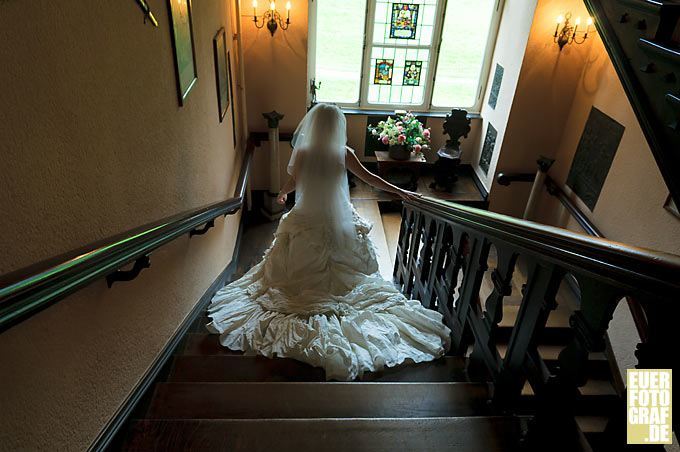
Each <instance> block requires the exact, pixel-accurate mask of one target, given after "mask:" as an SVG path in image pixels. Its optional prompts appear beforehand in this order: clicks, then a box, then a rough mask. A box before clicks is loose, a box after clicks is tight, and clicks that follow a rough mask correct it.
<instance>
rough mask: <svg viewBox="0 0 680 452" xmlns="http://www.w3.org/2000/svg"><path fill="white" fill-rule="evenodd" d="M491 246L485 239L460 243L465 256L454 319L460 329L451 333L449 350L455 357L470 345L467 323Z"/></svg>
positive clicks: (463, 353) (471, 238)
mask: <svg viewBox="0 0 680 452" xmlns="http://www.w3.org/2000/svg"><path fill="white" fill-rule="evenodd" d="M490 247H491V244H490V243H489V241H488V240H486V239H485V238H482V237H480V238H476V237H475V238H473V237H470V236H467V240H463V241H462V250H461V251H462V253H463V255H467V258H466V265H465V274H464V275H463V284H462V290H461V291H460V297H459V299H458V300H457V301H456V317H457V319H458V322H459V324H460V325H461V326H462V328H459V329H458V330H457V331H453V332H452V336H453V344H452V346H451V350H452V352H453V353H455V354H457V355H465V354H466V353H467V348H468V345H470V343H472V332H471V330H470V328H471V326H470V324H469V322H468V315H470V313H471V310H472V306H473V304H479V287H480V286H481V284H482V278H483V277H484V272H486V270H487V265H486V260H487V258H488V256H489V249H490Z"/></svg>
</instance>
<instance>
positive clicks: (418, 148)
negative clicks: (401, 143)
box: [413, 144, 423, 154]
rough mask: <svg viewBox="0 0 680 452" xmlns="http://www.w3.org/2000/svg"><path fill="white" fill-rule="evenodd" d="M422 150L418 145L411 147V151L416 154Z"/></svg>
mask: <svg viewBox="0 0 680 452" xmlns="http://www.w3.org/2000/svg"><path fill="white" fill-rule="evenodd" d="M422 148H423V147H422V146H421V145H419V144H416V145H414V146H413V150H414V151H416V154H417V153H419V152H420V150H421V149H422Z"/></svg>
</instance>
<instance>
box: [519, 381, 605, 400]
mask: <svg viewBox="0 0 680 452" xmlns="http://www.w3.org/2000/svg"><path fill="white" fill-rule="evenodd" d="M578 390H579V393H580V394H581V395H582V396H612V397H616V396H617V394H616V389H614V386H613V385H612V383H611V382H610V381H609V380H597V379H593V378H591V379H589V380H588V381H587V382H586V384H585V385H583V386H581V387H580V388H578ZM522 395H534V391H533V389H532V388H531V385H530V384H529V383H528V382H526V383H525V384H524V387H523V388H522Z"/></svg>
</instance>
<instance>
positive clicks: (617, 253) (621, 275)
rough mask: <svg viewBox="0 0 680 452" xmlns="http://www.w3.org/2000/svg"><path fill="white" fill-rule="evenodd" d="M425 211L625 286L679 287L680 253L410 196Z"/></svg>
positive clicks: (677, 289)
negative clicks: (657, 249)
mask: <svg viewBox="0 0 680 452" xmlns="http://www.w3.org/2000/svg"><path fill="white" fill-rule="evenodd" d="M407 203H408V204H413V205H414V206H416V207H418V208H419V209H421V210H423V211H426V212H427V211H429V212H433V213H437V214H439V215H442V216H445V217H449V218H451V219H455V220H456V222H457V223H459V224H466V225H468V226H469V227H472V228H474V229H476V230H478V231H480V232H483V233H485V234H488V235H489V236H491V237H498V238H502V239H503V240H505V241H507V242H509V243H512V244H514V245H516V246H519V247H521V248H523V249H525V250H527V251H530V252H532V253H537V254H541V255H542V256H544V257H546V258H547V259H549V260H552V261H554V262H556V263H559V265H561V266H563V267H565V268H573V269H579V270H580V271H587V272H589V273H591V274H593V275H597V276H600V277H603V278H606V279H614V280H616V281H618V284H619V285H620V286H621V287H632V288H637V289H641V290H645V291H646V290H649V292H650V294H654V293H657V292H659V291H660V290H662V289H663V290H668V291H670V292H671V293H675V292H680V280H678V278H677V276H678V275H680V256H677V255H675V254H670V253H664V252H661V251H655V250H649V249H645V248H638V247H634V246H631V245H626V244H624V243H619V242H614V241H612V240H608V239H605V238H601V237H592V236H588V235H585V234H581V233H578V232H572V231H569V230H566V229H562V228H557V227H553V226H547V225H544V224H540V223H534V222H532V221H527V220H521V219H518V218H515V217H511V216H508V215H502V214H499V213H494V212H489V211H486V210H482V209H477V208H474V207H469V206H465V205H462V204H457V203H453V202H446V201H440V200H436V199H433V198H419V199H416V200H409V201H407Z"/></svg>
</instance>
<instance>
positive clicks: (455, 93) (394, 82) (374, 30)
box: [309, 0, 501, 111]
mask: <svg viewBox="0 0 680 452" xmlns="http://www.w3.org/2000/svg"><path fill="white" fill-rule="evenodd" d="M500 3H501V0H341V1H340V0H312V1H311V2H310V20H309V26H310V30H309V31H310V33H309V40H310V41H309V42H310V48H309V59H310V64H309V78H310V79H313V80H315V82H316V83H317V84H319V83H320V84H321V87H320V89H319V90H318V91H317V100H319V101H323V102H335V103H338V104H340V105H343V106H348V107H361V108H367V109H385V108H403V109H414V110H437V109H440V110H447V109H451V108H466V109H468V110H471V111H478V110H479V108H480V106H481V98H482V95H483V93H482V87H484V86H485V84H486V79H487V76H488V71H489V65H490V61H491V58H490V57H491V51H492V49H493V44H494V39H493V38H494V37H495V34H496V30H497V27H498V21H499V19H500V17H499V16H500Z"/></svg>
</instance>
